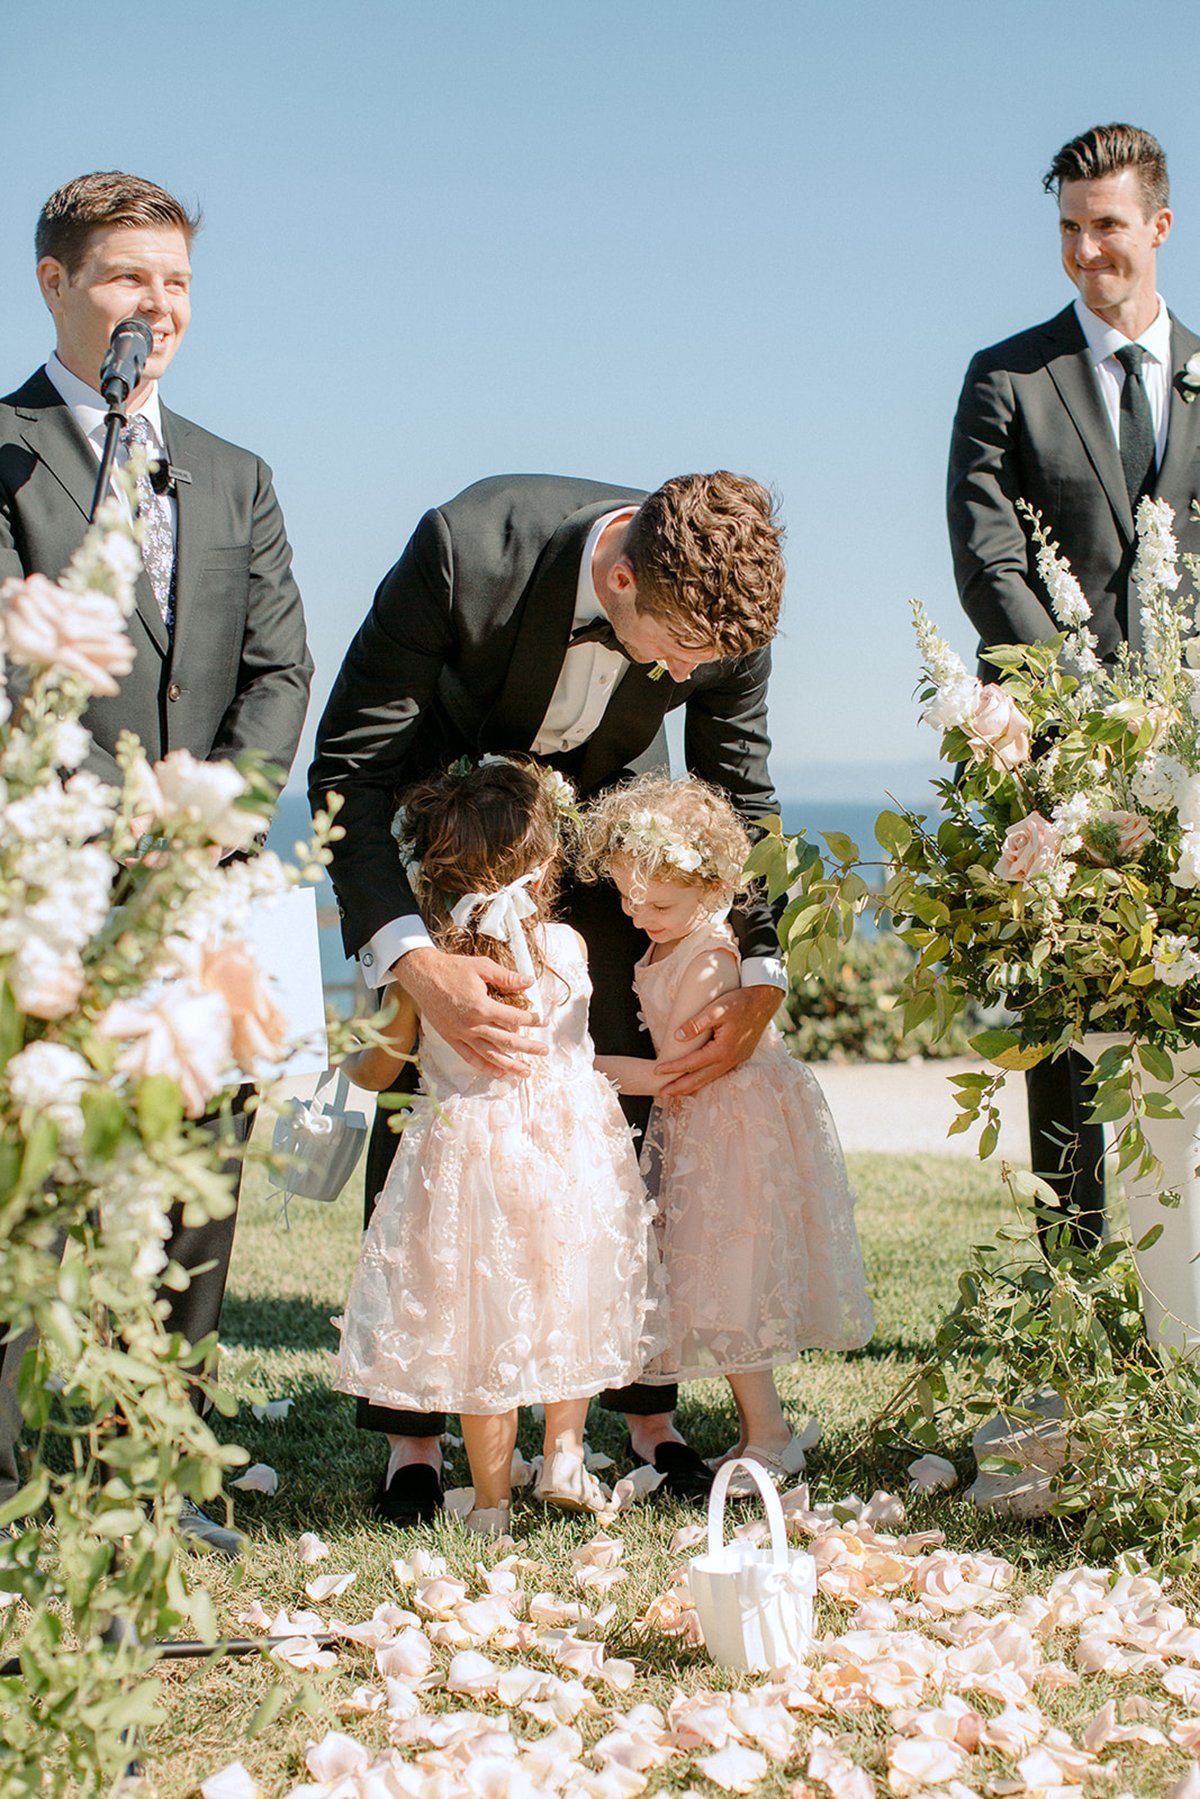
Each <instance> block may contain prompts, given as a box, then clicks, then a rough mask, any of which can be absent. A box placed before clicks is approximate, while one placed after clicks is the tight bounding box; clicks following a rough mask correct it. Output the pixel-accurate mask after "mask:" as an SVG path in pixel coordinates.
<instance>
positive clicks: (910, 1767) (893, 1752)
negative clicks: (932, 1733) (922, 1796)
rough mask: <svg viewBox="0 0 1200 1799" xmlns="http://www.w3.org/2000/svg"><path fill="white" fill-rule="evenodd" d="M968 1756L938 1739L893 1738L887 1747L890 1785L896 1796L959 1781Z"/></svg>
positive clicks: (953, 1744)
mask: <svg viewBox="0 0 1200 1799" xmlns="http://www.w3.org/2000/svg"><path fill="white" fill-rule="evenodd" d="M966 1759H967V1758H966V1754H965V1752H964V1751H963V1750H961V1749H960V1748H959V1747H958V1745H957V1744H956V1743H947V1742H944V1741H942V1739H941V1738H939V1737H893V1738H892V1740H891V1742H890V1743H889V1744H888V1750H887V1763H888V1784H889V1785H890V1787H891V1789H892V1791H893V1793H898V1794H901V1795H904V1794H907V1793H915V1792H919V1791H920V1790H921V1789H922V1788H923V1787H927V1786H944V1785H945V1783H946V1781H948V1780H955V1779H957V1777H958V1775H960V1774H961V1773H962V1771H963V1768H964V1766H965V1764H966Z"/></svg>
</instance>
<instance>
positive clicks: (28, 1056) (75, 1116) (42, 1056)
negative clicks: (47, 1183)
mask: <svg viewBox="0 0 1200 1799" xmlns="http://www.w3.org/2000/svg"><path fill="white" fill-rule="evenodd" d="M7 1077H8V1090H9V1092H10V1093H11V1094H12V1096H13V1099H14V1100H15V1101H16V1103H17V1105H19V1106H22V1107H28V1108H29V1109H30V1110H31V1111H34V1112H44V1113H45V1114H46V1115H47V1116H48V1117H50V1118H52V1119H53V1120H54V1122H55V1124H56V1125H57V1126H58V1128H59V1131H60V1133H61V1135H62V1137H63V1139H64V1142H65V1143H66V1144H67V1145H68V1146H71V1145H73V1144H75V1143H77V1142H78V1141H79V1138H80V1137H81V1136H82V1134H83V1111H82V1109H81V1107H80V1103H79V1102H80V1099H81V1097H82V1095H83V1090H84V1088H85V1087H86V1086H87V1085H88V1082H89V1081H91V1080H92V1079H93V1078H94V1077H93V1072H92V1069H91V1068H90V1067H89V1065H88V1064H87V1063H86V1062H85V1061H84V1059H83V1057H82V1056H81V1055H80V1054H79V1052H78V1051H77V1050H73V1049H68V1048H67V1046H66V1044H65V1043H48V1042H44V1041H43V1042H41V1043H30V1044H27V1045H26V1047H25V1048H24V1049H23V1050H20V1051H19V1052H18V1054H17V1055H15V1056H14V1057H13V1058H12V1060H11V1062H10V1063H9V1064H8V1069H7Z"/></svg>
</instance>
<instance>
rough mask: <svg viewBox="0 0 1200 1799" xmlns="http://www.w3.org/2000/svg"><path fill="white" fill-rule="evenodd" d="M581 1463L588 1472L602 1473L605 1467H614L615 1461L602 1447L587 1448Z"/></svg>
mask: <svg viewBox="0 0 1200 1799" xmlns="http://www.w3.org/2000/svg"><path fill="white" fill-rule="evenodd" d="M583 1465H584V1467H585V1468H586V1469H587V1471H588V1473H589V1474H603V1473H604V1470H605V1469H606V1468H615V1467H616V1463H615V1462H614V1461H613V1459H612V1457H611V1456H610V1455H605V1453H604V1451H603V1450H602V1449H589V1450H587V1451H586V1453H585V1455H584V1458H583Z"/></svg>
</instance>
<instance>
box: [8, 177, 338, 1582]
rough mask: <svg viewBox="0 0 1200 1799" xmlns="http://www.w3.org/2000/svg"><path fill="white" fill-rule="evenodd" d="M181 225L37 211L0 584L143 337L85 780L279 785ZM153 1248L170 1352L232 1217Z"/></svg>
mask: <svg viewBox="0 0 1200 1799" xmlns="http://www.w3.org/2000/svg"><path fill="white" fill-rule="evenodd" d="M198 223H199V221H198V218H196V217H193V216H192V215H191V214H189V213H188V212H187V211H186V210H185V208H184V207H183V206H181V205H180V203H179V201H178V200H176V199H175V198H174V197H173V196H172V195H171V194H168V193H166V192H165V191H164V190H163V189H162V188H159V187H155V186H154V185H153V183H151V182H148V181H143V180H141V179H139V178H138V177H136V176H132V175H125V174H120V173H116V172H108V173H102V174H94V175H84V176H81V177H79V178H78V179H77V180H75V181H71V182H68V183H67V185H66V186H65V187H62V188H59V189H58V191H57V192H56V193H54V194H52V195H51V197H50V199H49V200H48V201H47V202H46V204H45V206H44V207H43V209H42V213H41V216H40V218H39V220H38V226H37V235H36V247H37V257H38V262H37V279H38V285H39V287H40V289H41V292H42V297H43V299H44V300H45V302H46V305H47V307H48V308H49V310H50V313H51V315H52V317H53V319H54V326H55V335H56V348H55V352H54V354H53V355H52V356H51V357H50V359H49V360H48V362H47V363H46V364H45V366H44V367H43V368H41V369H39V370H38V371H37V373H36V374H34V375H32V376H31V377H30V379H29V380H28V381H26V382H25V384H24V385H23V386H22V387H20V388H19V389H18V390H17V391H16V392H15V393H13V394H10V395H9V396H8V398H7V399H5V400H3V401H0V580H3V579H5V578H6V577H8V576H10V575H12V576H18V577H19V576H23V575H28V574H33V573H39V574H44V575H48V576H51V577H57V576H58V575H59V574H60V573H61V571H62V570H63V568H64V567H65V565H66V563H67V562H68V561H69V559H70V557H71V556H72V555H73V554H74V552H75V550H76V549H77V548H78V547H79V543H80V540H81V539H82V537H83V534H84V531H85V529H86V526H87V517H88V512H89V509H90V506H91V499H92V492H93V489H94V487H95V484H96V475H97V470H98V464H99V457H100V451H101V447H102V444H103V440H104V415H105V412H106V410H107V408H106V406H105V402H104V401H103V399H102V398H101V396H100V393H99V391H98V387H99V376H100V365H101V363H102V361H103V359H104V354H105V351H106V350H107V348H108V342H109V338H110V336H111V334H112V331H113V328H114V326H115V325H117V324H118V323H119V322H120V321H121V320H122V319H126V318H130V317H135V318H140V319H143V320H144V321H145V323H146V324H147V325H148V326H149V327H150V330H151V332H152V335H153V348H152V350H151V354H150V357H149V360H148V361H147V363H146V367H145V372H144V374H143V376H142V379H141V381H140V383H139V385H138V386H137V388H136V389H135V390H134V392H133V393H132V394H131V395H130V397H129V403H128V414H129V426H130V428H129V429H128V430H127V431H126V432H124V433H122V444H121V447H120V449H119V451H118V462H120V461H121V460H122V459H123V458H124V457H125V456H127V455H128V452H129V449H130V447H131V445H132V444H133V443H139V444H141V445H143V446H144V447H145V449H146V450H147V452H148V454H149V455H150V457H151V458H152V459H153V460H154V463H155V479H154V482H153V487H152V490H151V489H149V488H148V490H147V491H146V492H144V493H143V494H140V495H139V501H138V507H139V512H140V514H141V516H142V520H143V524H144V526H145V541H144V543H143V559H144V561H145V563H146V570H145V572H143V573H142V574H141V575H140V576H139V578H138V584H137V608H136V611H135V613H134V615H133V617H132V618H131V620H130V626H129V628H130V634H131V636H132V638H133V642H134V646H135V649H136V651H137V654H136V658H135V661H134V665H133V669H132V671H131V672H130V673H129V674H128V675H127V676H126V677H125V679H124V680H123V681H122V683H121V687H120V691H119V692H118V693H117V694H116V696H115V697H113V698H111V699H95V700H93V701H92V702H91V704H90V705H89V707H88V709H87V711H86V713H85V714H84V718H83V723H84V724H85V725H86V727H87V729H88V730H89V731H90V732H91V735H92V750H91V753H90V755H89V757H88V764H87V765H88V767H90V768H91V769H92V770H93V771H94V772H95V773H96V774H98V775H99V776H101V778H103V779H107V780H113V781H116V780H119V776H118V771H117V765H116V761H115V751H116V745H117V738H118V736H119V735H120V733H121V732H122V731H123V730H129V731H134V732H136V733H137V735H138V737H140V739H141V741H142V744H143V745H144V747H145V750H146V754H147V755H148V756H149V757H150V759H151V760H152V761H154V760H157V759H158V758H159V757H161V756H164V755H166V754H167V753H168V751H170V750H174V749H186V750H190V751H191V752H192V754H193V755H194V756H198V757H202V758H213V759H221V760H228V759H232V758H233V757H236V756H238V755H239V754H241V753H242V752H244V751H255V752H257V753H258V754H259V755H261V756H263V757H265V758H266V759H267V761H269V762H270V763H271V764H273V765H274V766H275V768H276V769H277V770H278V771H279V776H280V780H281V782H282V780H283V779H284V778H286V774H287V770H288V769H289V767H290V766H291V762H292V758H293V756H294V755H295V752H296V745H297V743H298V742H299V738H300V730H301V727H302V725H303V723H304V714H305V709H306V707H307V704H308V687H309V681H310V679H311V676H312V662H311V660H310V658H309V654H308V646H307V643H306V641H305V631H304V615H303V611H302V609H301V604H300V595H299V592H298V591H297V588H296V583H295V581H294V580H293V579H292V566H291V564H292V555H291V550H290V548H289V545H288V540H287V536H286V533H285V531H284V526H283V516H282V514H281V512H280V510H279V504H278V501H277V500H276V498H275V493H274V490H273V488H272V485H271V471H270V470H269V469H268V468H267V466H266V464H265V463H264V462H262V461H261V460H260V459H259V458H258V457H257V456H255V455H253V454H251V453H250V452H249V451H248V450H241V449H237V448H236V447H235V446H234V445H233V444H230V443H225V442H224V441H223V440H222V439H221V438H219V437H213V436H211V435H210V434H209V433H208V432H207V431H203V430H201V428H200V427H199V426H198V425H194V424H191V423H190V422H189V421H188V420H187V419H184V418H180V417H179V416H178V415H177V414H176V413H172V412H169V411H168V410H167V408H166V407H165V406H163V405H162V404H161V402H160V400H159V394H158V382H159V379H160V377H161V376H162V375H163V374H164V373H165V371H166V369H167V367H168V365H169V364H170V362H171V361H172V359H173V357H174V355H175V353H176V351H177V350H178V348H179V345H180V343H181V342H182V341H183V336H184V333H185V332H186V330H187V327H188V321H189V319H190V316H191V301H190V293H189V290H190V284H191V260H190V250H191V243H192V237H193V235H194V233H195V231H196V229H197V226H198ZM173 1225H174V1232H173V1235H172V1238H171V1241H170V1243H169V1244H168V1249H169V1252H170V1254H171V1256H172V1257H173V1258H174V1259H175V1260H176V1261H177V1262H179V1263H180V1264H181V1265H182V1266H183V1267H184V1268H189V1269H190V1268H195V1267H200V1266H201V1265H203V1264H207V1263H212V1264H213V1265H212V1267H210V1268H208V1269H207V1270H206V1271H205V1272H204V1273H202V1274H200V1275H198V1276H196V1277H195V1278H194V1279H193V1280H192V1283H191V1285H190V1286H189V1287H188V1288H187V1290H186V1291H185V1292H184V1293H180V1294H172V1295H170V1296H169V1298H170V1302H171V1315H170V1319H169V1324H170V1327H171V1328H172V1329H175V1330H178V1331H180V1332H181V1333H182V1335H183V1336H184V1337H185V1338H186V1339H187V1341H188V1342H189V1343H198V1342H199V1341H200V1340H201V1339H202V1338H204V1337H206V1336H208V1335H210V1334H211V1333H212V1332H214V1331H215V1330H216V1329H217V1326H218V1324H219V1321H220V1315H221V1303H222V1299H223V1297H224V1291H225V1279H226V1275H227V1272H228V1267H229V1255H230V1251H231V1249H232V1247H233V1230H234V1219H233V1217H232V1216H231V1217H229V1218H227V1219H220V1220H214V1221H212V1222H211V1223H209V1224H206V1225H203V1226H200V1227H185V1226H184V1225H183V1223H182V1219H181V1218H178V1217H176V1218H174V1219H173ZM20 1353H21V1346H20V1345H15V1344H10V1345H8V1347H7V1350H0V1355H2V1356H3V1365H2V1378H0V1412H2V1414H3V1415H2V1416H0V1499H2V1498H6V1497H8V1496H9V1495H10V1494H11V1492H12V1491H13V1489H14V1488H15V1485H16V1482H17V1474H16V1466H15V1458H14V1451H13V1439H14V1434H15V1428H16V1425H17V1423H18V1422H19V1421H18V1420H16V1419H15V1417H14V1408H13V1403H12V1386H11V1383H12V1379H13V1375H14V1364H15V1363H16V1362H17V1361H18V1360H19V1358H20ZM185 1528H186V1529H187V1531H188V1534H190V1535H191V1536H193V1537H194V1538H196V1539H197V1540H198V1541H200V1542H203V1543H206V1544H207V1546H208V1547H211V1548H216V1549H218V1550H220V1551H222V1552H223V1553H226V1554H230V1553H236V1552H237V1539H236V1536H235V1533H233V1532H228V1531H223V1530H220V1529H219V1527H217V1526H216V1525H210V1524H209V1522H208V1520H206V1519H204V1518H203V1515H202V1514H200V1513H194V1514H193V1515H192V1516H191V1517H190V1519H188V1520H186V1521H185Z"/></svg>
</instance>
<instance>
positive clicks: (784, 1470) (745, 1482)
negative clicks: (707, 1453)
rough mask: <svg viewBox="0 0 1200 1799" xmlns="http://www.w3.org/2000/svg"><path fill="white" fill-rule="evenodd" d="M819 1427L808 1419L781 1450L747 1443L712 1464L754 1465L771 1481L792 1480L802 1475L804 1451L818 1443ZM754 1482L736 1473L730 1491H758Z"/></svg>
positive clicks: (737, 1492)
mask: <svg viewBox="0 0 1200 1799" xmlns="http://www.w3.org/2000/svg"><path fill="white" fill-rule="evenodd" d="M820 1437H821V1426H820V1424H819V1423H818V1421H817V1420H816V1419H815V1418H810V1419H809V1420H808V1422H807V1424H805V1426H804V1428H803V1430H800V1431H796V1430H793V1432H792V1434H791V1436H790V1437H789V1438H788V1440H787V1442H786V1443H785V1444H784V1446H783V1448H782V1449H764V1448H762V1447H761V1445H760V1444H758V1443H747V1445H746V1447H745V1448H744V1449H731V1450H730V1451H729V1452H728V1454H727V1455H723V1456H720V1457H719V1458H718V1459H717V1460H716V1461H715V1462H713V1463H712V1466H713V1468H719V1467H720V1466H721V1465H722V1463H724V1462H737V1461H743V1462H757V1463H758V1465H759V1467H760V1468H765V1469H766V1471H767V1473H768V1474H769V1475H770V1476H771V1478H772V1480H776V1481H780V1480H791V1479H792V1478H793V1477H794V1476H795V1475H797V1474H803V1473H804V1467H805V1451H806V1450H808V1449H812V1448H813V1447H814V1445H815V1444H816V1443H818V1442H819V1441H820ZM757 1490H758V1489H757V1488H756V1487H755V1485H754V1482H753V1480H752V1479H751V1477H750V1476H749V1475H748V1474H735V1475H734V1476H733V1478H732V1480H731V1481H730V1483H729V1491H730V1492H731V1493H732V1494H733V1495H734V1496H735V1497H736V1496H737V1495H739V1494H741V1495H747V1494H751V1493H755V1492H757Z"/></svg>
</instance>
